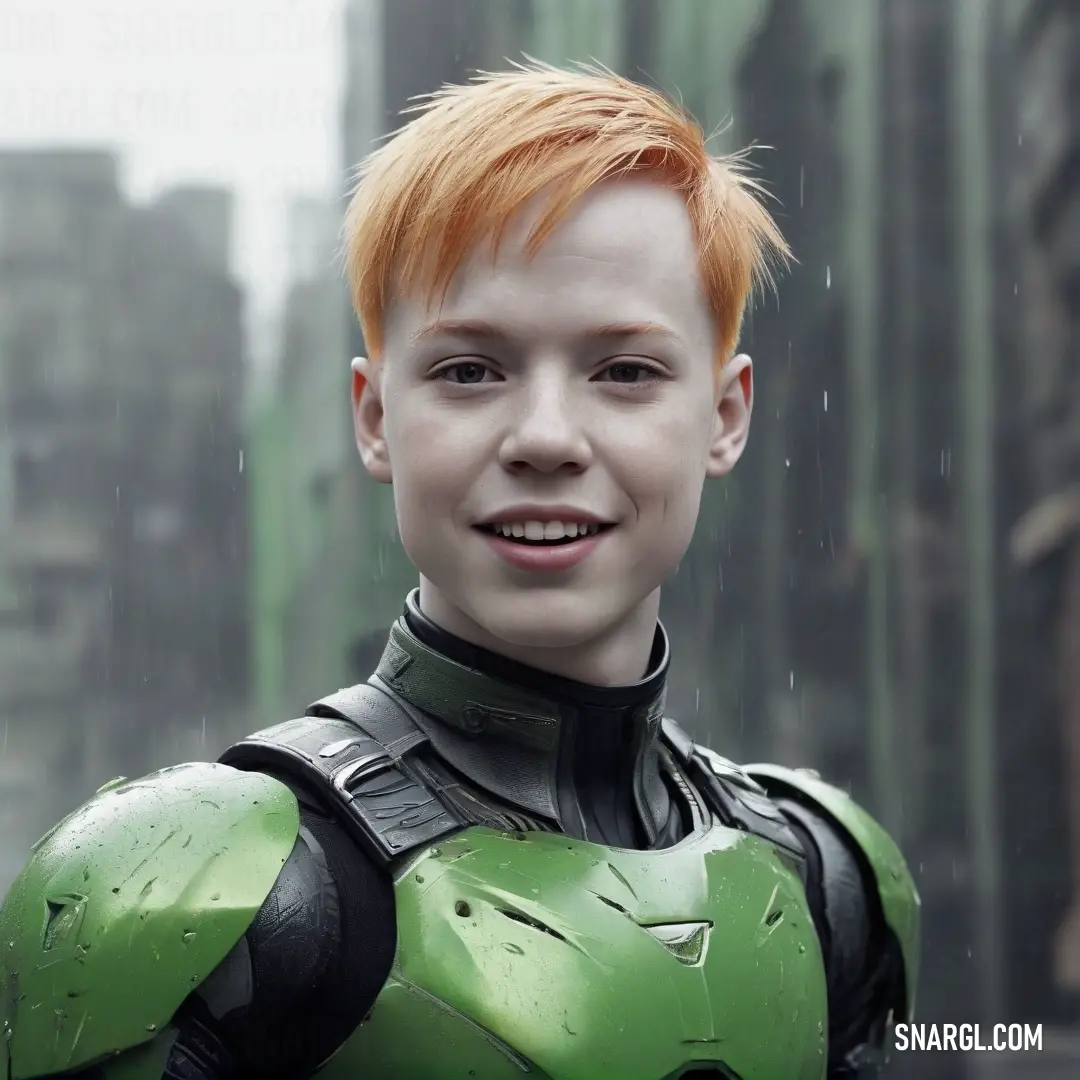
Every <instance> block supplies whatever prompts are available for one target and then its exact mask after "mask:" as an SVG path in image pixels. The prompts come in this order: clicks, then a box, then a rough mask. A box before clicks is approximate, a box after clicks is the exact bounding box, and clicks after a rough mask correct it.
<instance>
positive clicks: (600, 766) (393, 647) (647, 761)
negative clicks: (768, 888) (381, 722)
mask: <svg viewBox="0 0 1080 1080" xmlns="http://www.w3.org/2000/svg"><path fill="white" fill-rule="evenodd" d="M418 597H419V593H418V591H414V592H413V593H412V594H410V596H409V597H408V599H407V601H406V604H405V611H404V613H403V615H402V617H401V618H400V619H398V621H397V622H396V623H395V624H394V626H393V627H392V628H391V631H390V639H389V641H388V642H387V646H386V650H385V651H384V653H383V657H382V660H381V661H380V663H379V666H378V669H377V671H376V678H377V679H380V680H381V681H383V682H384V683H386V684H387V686H388V687H389V688H390V689H391V690H392V691H393V692H395V693H396V694H397V695H399V696H400V697H401V698H403V699H404V700H405V701H406V702H407V703H409V704H411V705H412V706H413V707H414V708H415V709H416V710H418V714H417V715H416V719H417V721H418V722H419V723H420V724H421V726H422V727H423V728H424V730H425V732H426V733H427V735H428V737H429V739H430V740H431V743H432V746H433V747H434V749H435V751H436V752H437V753H438V754H439V755H440V756H441V757H443V758H444V759H445V760H446V761H447V762H448V763H449V764H450V765H451V766H453V767H454V768H455V769H456V770H457V771H459V772H460V773H462V774H463V775H464V776H465V777H466V778H467V779H469V780H471V781H472V782H474V783H476V784H479V785H480V786H481V787H483V788H486V789H487V790H488V791H490V792H492V793H493V794H494V795H496V796H498V797H499V798H502V799H506V800H508V801H510V802H512V803H514V804H516V805H518V806H520V807H522V808H523V809H525V810H527V811H529V812H531V813H533V814H537V815H540V816H542V817H545V818H548V819H551V820H553V821H554V822H555V823H556V824H557V825H558V826H559V827H561V828H562V829H563V830H564V831H565V832H567V833H569V834H571V835H575V836H578V837H580V838H581V839H586V840H596V841H598V842H602V843H607V844H611V845H613V846H619V847H637V846H644V847H650V846H653V845H654V844H656V843H657V842H658V841H660V840H662V839H663V835H664V833H665V832H666V831H667V830H668V827H669V820H668V819H669V817H670V815H671V807H670V802H669V799H668V793H667V789H666V787H665V786H664V782H663V780H662V778H661V775H660V768H659V752H658V745H657V736H658V734H659V729H660V720H661V718H662V715H663V707H664V696H665V689H666V682H667V670H668V663H669V653H668V641H667V634H666V633H665V632H664V628H663V626H661V625H660V624H657V630H656V637H655V640H654V644H653V651H652V657H651V660H650V664H649V669H648V672H647V673H646V675H645V677H644V678H643V679H642V680H641V681H640V682H637V683H633V684H631V685H628V686H611V687H602V686H593V685H591V684H588V683H582V682H577V681H576V680H573V679H567V678H563V677H560V676H556V675H551V674H549V673H547V672H543V671H540V670H538V669H536V668H533V667H530V666H529V665H526V664H522V663H519V662H518V661H514V660H510V659H508V658H507V657H504V656H501V655H499V654H498V653H494V652H492V651H490V650H488V649H483V648H480V647H479V646H476V645H472V644H470V643H468V642H466V641H463V640H462V639H461V638H459V637H456V636H455V635H453V634H450V633H448V632H447V631H445V630H443V629H441V628H440V627H438V626H436V625H435V624H434V623H432V622H431V620H430V619H428V618H427V617H426V616H425V615H424V614H423V613H422V612H421V611H420V607H419V601H418Z"/></svg>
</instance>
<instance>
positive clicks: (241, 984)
mask: <svg viewBox="0 0 1080 1080" xmlns="http://www.w3.org/2000/svg"><path fill="white" fill-rule="evenodd" d="M347 238H348V240H347V256H348V273H349V279H350V284H351V287H352V292H353V298H354V302H355V306H356V310H357V313H358V315H359V318H360V321H361V324H362V327H363V331H364V335H365V339H366V341H367V344H368V348H369V355H368V357H367V358H366V359H359V360H356V361H354V364H353V409H354V415H355V427H356V438H357V443H358V445H359V449H360V453H361V456H362V458H363V461H364V464H365V466H366V467H367V469H368V470H369V472H370V473H371V474H372V476H374V477H375V478H376V479H377V480H379V481H382V482H385V483H392V484H393V486H394V494H395V498H396V507H397V516H398V524H399V529H400V535H401V540H402V543H403V544H404V547H405V550H406V552H407V553H408V555H409V557H410V559H411V560H412V561H413V563H414V564H415V565H416V568H417V571H418V572H419V577H420V585H419V589H418V590H417V591H416V592H414V593H413V594H412V595H411V596H409V597H408V599H407V601H406V605H405V611H404V614H403V616H402V618H401V619H400V620H399V621H398V623H397V624H396V625H395V626H394V627H393V629H392V631H391V633H390V638H389V642H388V644H387V647H386V651H385V653H384V655H383V658H382V661H381V662H380V664H379V666H378V669H377V671H376V673H375V675H374V676H373V677H372V678H371V680H369V682H368V683H365V684H363V685H360V686H355V687H352V688H349V689H346V690H342V691H340V692H339V693H337V694H334V695H332V696H331V697H329V698H326V699H324V700H323V701H321V702H319V703H317V704H315V705H314V706H312V707H311V708H310V709H309V710H308V713H307V715H306V716H305V717H304V718H302V719H299V720H293V721H290V722H288V723H285V724H282V725H279V726H278V727H275V728H271V729H269V730H267V731H263V732H261V733H259V734H257V735H254V736H252V737H250V738H249V739H246V740H245V741H243V742H242V743H240V744H238V745H236V746H234V747H232V748H231V749H230V750H229V751H228V752H227V753H226V754H225V755H224V756H223V758H222V761H221V763H218V764H212V765H211V764H191V765H184V766H179V767H177V768H174V769H167V770H165V771H164V772H161V773H157V774H155V775H153V776H150V777H147V778H145V779H143V780H141V781H138V782H135V783H122V782H117V783H116V784H114V785H107V790H103V791H102V792H101V793H99V794H98V795H97V796H96V797H95V798H94V799H93V800H91V801H90V803H88V804H87V805H86V806H84V807H83V808H82V809H80V810H78V811H77V812H76V813H75V814H73V815H72V816H71V817H69V818H67V819H66V820H65V821H64V822H62V823H61V824H60V825H59V826H58V827H57V828H56V829H55V830H54V831H53V832H52V833H51V834H50V835H49V836H48V837H46V838H45V840H43V841H42V842H41V843H40V844H39V845H38V846H37V848H36V850H35V853H34V855H33V858H32V859H31V861H30V863H29V865H28V866H27V868H26V870H25V871H24V873H23V875H22V876H21V877H20V879H19V881H18V882H17V883H16V885H15V886H14V887H13V889H12V891H11V893H10V895H9V896H8V899H7V902H6V904H5V906H4V908H3V913H2V916H0V942H3V943H5V944H4V946H3V951H2V955H3V958H4V960H3V963H4V977H5V980H6V982H5V993H4V996H3V1005H2V1008H3V1015H4V1021H5V1029H6V1036H7V1042H6V1046H7V1058H6V1061H5V1063H4V1064H0V1075H3V1076H9V1077H11V1078H13V1080H24V1078H28V1077H36V1076H45V1075H53V1074H60V1073H66V1072H77V1071H78V1070H82V1069H90V1070H91V1072H88V1073H86V1075H93V1076H94V1077H105V1078H108V1080H112V1078H119V1077H124V1078H125V1080H129V1078H131V1080H144V1078H145V1080H150V1078H158V1077H162V1076H167V1077H177V1078H179V1077H184V1078H193V1080H227V1078H234V1077H251V1076H265V1077H290V1078H294V1077H305V1076H312V1075H318V1076H320V1077H326V1078H331V1080H338V1078H340V1080H360V1078H361V1077H362V1078H365V1080H374V1078H398V1080H414V1078H419V1077H426V1078H446V1080H450V1078H454V1080H457V1078H465V1077H477V1078H480V1080H501V1078H509V1077H516V1076H520V1075H522V1074H526V1075H532V1076H536V1077H549V1078H552V1080H571V1078H573V1080H593V1078H601V1077H612V1078H618V1080H668V1078H674V1077H691V1076H701V1077H705V1076H714V1077H719V1076H727V1077H738V1078H740V1080H797V1078H805V1080H810V1078H814V1080H819V1078H821V1077H825V1076H828V1077H841V1076H843V1077H851V1076H857V1075H861V1070H863V1069H870V1068H873V1067H874V1063H875V1062H876V1061H877V1060H878V1059H879V1058H880V1056H881V1053H882V1051H883V1048H884V1041H885V1032H886V1029H887V1024H888V1021H889V1018H890V1017H891V1016H892V1015H894V1014H896V1015H899V1016H901V1017H906V1016H907V1015H908V1014H909V1012H910V1009H911V1004H912V998H913V988H914V983H915V976H916V953H917V937H918V900H917V897H916V894H915V890H914V887H913V885H912V882H911V879H910V877H909V875H908V873H907V870H906V868H905V866H904V862H903V860H902V858H901V857H900V855H899V853H898V852H897V850H896V848H895V846H894V845H893V844H892V843H891V841H890V840H889V839H888V838H887V837H886V836H885V835H884V834H883V833H882V832H881V830H880V829H879V828H878V827H877V826H876V825H875V824H874V823H873V822H872V821H871V820H870V819H869V818H868V817H867V816H866V815H865V814H864V813H863V812H862V811H861V810H860V809H858V808H857V807H856V806H855V805H854V804H853V803H852V802H851V801H850V800H849V799H848V798H847V797H846V796H845V795H844V794H843V793H841V792H839V791H838V790H836V789H834V788H832V787H829V786H827V785H826V784H824V783H822V782H820V781H819V780H817V779H816V778H815V777H814V776H812V775H810V774H807V773H802V772H797V771H791V770H787V769H782V768H778V767H766V766H761V767H757V768H747V769H745V770H744V769H740V768H738V767H737V766H735V765H733V764H731V763H730V762H728V761H726V760H725V759H723V758H721V757H719V756H718V755H716V754H714V753H713V752H712V751H710V750H707V749H705V748H703V747H700V746H696V745H695V744H694V743H692V742H691V740H690V739H688V738H687V736H686V735H685V734H684V733H683V732H682V731H681V730H680V729H679V728H678V727H677V726H676V725H675V724H673V723H672V722H671V721H669V720H667V719H665V718H664V716H663V706H664V683H665V677H666V674H667V669H668V641H667V637H666V635H665V633H664V630H663V627H662V626H660V624H659V623H658V621H657V615H658V610H659V597H660V587H661V584H662V583H663V581H664V580H665V578H666V577H667V576H668V575H669V574H670V573H671V572H672V571H673V570H674V568H675V566H676V565H677V563H678V562H679V560H680V558H681V557H682V555H683V553H684V552H685V551H686V548H687V545H688V544H689V542H690V539H691V535H692V533H693V531H694V525H695V521H696V517H697V512H698V504H699V499H700V496H701V490H702V485H703V483H704V481H705V479H706V478H708V477H722V476H724V475H726V474H727V473H728V472H729V471H730V470H731V468H732V467H733V466H734V465H735V463H736V461H737V460H738V458H739V456H740V454H741V452H742V449H743V446H744V445H745V442H746V437H747V429H748V425H749V421H750V413H751V406H752V402H753V381H752V375H751V365H750V360H749V359H748V358H747V357H745V356H742V355H735V346H736V343H737V339H738V336H739V329H740V323H741V320H742V316H743V310H744V307H745V305H746V302H747V297H748V295H749V293H750V291H751V288H752V286H753V284H754V282H755V281H756V280H760V279H761V278H762V277H763V275H765V274H766V273H767V270H768V266H769V260H770V258H771V257H773V256H783V255H784V254H785V252H786V249H785V246H784V242H783V240H782V238H781V236H780V234H779V233H778V231H777V229H776V227H775V225H774V224H773V222H772V221H771V219H770V218H769V216H768V214H767V213H766V212H765V210H764V209H763V208H762V206H761V204H760V202H759V201H758V200H757V198H756V197H755V191H754V189H753V187H752V185H751V184H750V183H749V182H748V181H747V180H746V179H745V178H743V177H742V176H741V175H740V172H739V169H738V162H737V161H733V160H712V159H710V158H709V156H708V155H707V152H706V148H705V144H704V141H703V138H702V133H701V131H700V130H699V128H698V127H697V126H696V125H695V124H694V123H693V122H692V121H691V120H690V119H689V118H687V117H686V116H685V115H684V114H683V113H682V112H681V111H680V110H679V109H677V108H676V107H675V106H674V105H672V104H671V103H670V102H668V101H667V100H666V99H664V98H663V97H662V96H661V95H659V94H657V93H654V92H653V91H651V90H648V89H645V88H644V87H641V86H638V85H635V84H633V83H631V82H627V81H625V80H623V79H620V78H616V77H615V76H612V75H610V74H608V73H605V72H591V71H584V72H575V73H566V72H561V71H557V70H554V69H549V68H546V67H541V66H535V67H529V68H527V69H521V70H516V71H514V72H512V73H509V74H503V75H495V76H489V77H485V78H483V79H481V80H479V81H478V82H476V83H474V84H472V85H470V86H468V87H465V88H462V87H452V88H447V89H445V90H443V91H442V92H441V93H439V94H437V95H435V97H434V99H433V100H432V102H431V103H430V104H429V105H427V106H425V107H424V109H423V110H422V111H421V114H420V115H419V116H418V117H416V118H415V119H414V120H413V121H412V122H411V123H410V124H409V125H408V126H407V127H406V128H405V129H404V130H403V131H402V132H401V133H399V134H398V135H397V137H396V138H394V139H393V140H392V141H390V142H389V143H388V144H387V145H386V146H385V147H383V148H382V149H381V150H379V151H378V152H377V153H375V154H374V155H373V156H372V157H371V159H370V160H369V161H368V162H367V163H366V166H365V168H364V170H363V172H362V175H361V179H360V183H359V186H358V188H357V191H356V194H355V196H354V198H353V201H352V204H351V206H350V208H349V212H348V219H347ZM92 1067H94V1068H92Z"/></svg>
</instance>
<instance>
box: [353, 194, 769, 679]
mask: <svg viewBox="0 0 1080 1080" xmlns="http://www.w3.org/2000/svg"><path fill="white" fill-rule="evenodd" d="M540 210H542V206H539V205H530V206H527V207H526V209H525V210H524V211H523V212H522V213H521V214H520V215H519V216H518V218H516V219H515V220H514V221H513V222H512V226H511V228H510V229H509V230H508V232H507V233H506V235H505V237H504V238H503V241H502V243H501V245H500V248H499V251H498V255H497V257H493V253H492V250H491V247H490V245H483V246H481V247H480V248H478V249H476V250H475V251H474V252H473V254H472V256H471V257H470V258H469V259H467V260H466V262H465V263H464V264H463V265H462V266H461V267H460V268H459V270H458V272H457V273H456V275H455V276H454V278H453V280H452V282H451V286H450V289H449V292H448V293H447V295H446V297H445V300H444V302H443V303H442V304H441V305H440V304H439V303H438V302H437V301H436V302H435V303H434V304H431V305H427V304H424V303H423V302H422V300H421V299H420V298H410V299H404V300H399V301H397V302H395V303H393V304H392V305H391V306H390V307H389V309H388V310H387V312H386V321H385V338H384V350H383V355H382V358H381V360H380V362H379V364H378V365H372V364H370V363H368V362H366V361H358V362H357V364H356V365H355V370H356V374H355V376H354V385H353V393H354V412H355V419H356V432H357V441H358V444H359V446H360V449H361V453H362V456H363V459H364V462H365V464H366V466H367V467H368V469H369V471H370V472H371V473H372V475H373V476H374V477H375V478H376V479H378V480H381V481H384V482H392V483H393V485H394V496H395V505H396V509H397V517H398V527H399V531H400V536H401V540H402V544H403V545H404V548H405V551H406V552H407V554H408V556H409V558H410V559H411V560H412V562H413V564H414V565H415V566H416V568H417V569H418V570H419V572H420V575H421V606H422V607H423V609H424V610H425V612H426V613H427V614H428V615H429V617H431V618H433V619H434V620H435V621H436V622H438V623H440V624H441V625H442V626H444V628H445V629H447V630H450V631H451V632H454V633H457V634H459V635H461V636H462V637H465V638H466V639H468V640H471V641H473V642H475V643H477V644H480V645H484V646H487V647H488V648H494V649H496V650H497V651H500V652H503V653H504V654H507V655H511V656H515V657H516V658H519V659H523V660H525V661H526V662H534V663H537V666H541V667H543V666H548V667H549V669H553V668H552V666H551V665H544V664H543V663H542V662H538V661H537V659H536V658H535V657H534V656H532V655H530V653H531V651H533V650H537V649H547V650H567V651H571V652H573V651H580V650H584V649H588V648H589V647H590V646H594V645H597V644H599V643H601V642H604V641H610V640H611V639H612V638H613V637H614V636H617V635H619V634H620V633H624V632H632V631H633V630H634V629H635V628H637V629H638V630H640V631H642V632H644V633H645V635H646V640H647V641H651V635H652V627H653V624H654V622H655V619H656V616H657V612H658V609H659V590H660V586H661V584H662V583H663V582H664V580H665V579H666V578H667V577H668V576H669V575H670V574H671V573H672V572H673V571H674V569H675V567H676V565H677V564H678V562H679V560H680V559H681V558H682V556H683V555H684V553H685V551H686V549H687V547H688V545H689V543H690V540H691V537H692V535H693V531H694V526H695V523H696V520H697V514H698V507H699V503H700V498H701V490H702V484H703V482H704V480H705V478H706V477H707V476H721V475H724V474H725V473H727V472H728V471H729V470H730V469H731V467H732V466H733V465H734V464H735V462H736V460H737V459H738V457H739V455H740V453H741V451H742V448H743V444H744V442H745V438H746V434H747V427H748V424H749V418H750V407H751V400H752V384H751V377H750V364H749V360H748V359H747V358H745V357H736V358H734V359H732V360H729V361H728V362H727V364H725V365H724V366H723V367H722V368H720V369H719V370H718V367H717V362H716V359H717V358H716V353H717V344H716V331H715V324H714V319H713V317H712V314H711V312H710V310H709V305H708V303H707V301H706V297H705V294H704V290H703V286H702V282H701V271H700V268H699V259H698V254H697V245H696V244H695V240H694V235H693V229H692V226H691V222H690V219H689V216H688V214H687V212H686V207H685V204H684V202H683V200H682V198H681V197H680V196H679V195H678V194H677V193H676V192H674V191H672V190H669V189H668V188H665V187H662V186H660V185H658V184H655V183H649V182H647V181H640V180H618V181H609V182H606V183H604V184H601V185H599V186H597V187H595V188H594V189H592V190H591V191H590V192H589V193H588V194H586V195H585V196H584V197H583V198H582V199H581V200H580V202H579V203H577V204H576V205H575V207H574V208H573V210H572V211H571V213H570V214H569V215H568V216H567V217H566V218H565V219H564V220H563V221H562V222H561V223H560V225H559V226H558V228H557V229H556V230H555V232H554V233H552V235H551V236H550V237H549V238H548V239H547V240H546V241H545V242H544V243H543V245H542V246H541V247H540V249H539V250H538V251H537V252H535V253H534V254H531V255H530V254H527V253H526V252H525V251H524V250H523V242H524V239H525V237H526V236H527V235H528V232H529V230H530V228H531V226H532V225H533V224H534V223H535V221H536V218H537V214H538V212H539V211H540ZM586 526H587V528H586ZM541 527H543V531H541ZM507 533H509V534H510V535H509V536H507V535H506V534H507ZM575 533H576V534H577V535H576V536H575ZM583 533H585V534H587V535H585V536H584V538H582V534H583ZM500 534H502V535H500ZM541 538H543V539H541Z"/></svg>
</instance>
